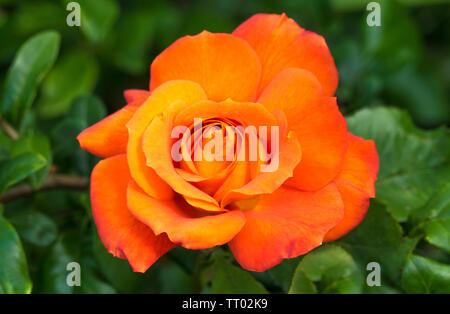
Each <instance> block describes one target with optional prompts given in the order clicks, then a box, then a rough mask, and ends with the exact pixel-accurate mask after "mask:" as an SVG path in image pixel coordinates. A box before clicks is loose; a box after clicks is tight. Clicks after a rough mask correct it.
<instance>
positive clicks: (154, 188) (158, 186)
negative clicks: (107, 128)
mask: <svg viewBox="0 0 450 314" xmlns="http://www.w3.org/2000/svg"><path fill="white" fill-rule="evenodd" d="M205 98H206V95H205V93H204V91H203V89H202V88H201V87H200V85H198V84H197V83H194V82H189V81H171V82H167V83H165V84H163V85H161V86H160V87H159V88H157V89H156V90H154V91H153V92H152V95H151V96H150V97H149V98H148V99H147V100H146V101H145V103H144V104H143V105H142V106H141V107H140V108H139V110H138V111H137V112H136V114H135V115H134V116H133V118H132V119H131V120H130V121H129V122H128V124H127V128H128V133H129V140H128V146H127V158H128V164H129V167H130V172H131V176H132V177H133V179H134V180H135V181H136V182H137V184H138V185H139V186H140V187H141V188H142V189H143V190H144V191H145V192H146V193H148V194H149V195H150V196H152V197H155V198H158V199H170V198H172V197H173V191H172V189H171V188H170V187H169V186H168V185H167V183H165V182H164V181H163V180H162V179H161V178H160V177H159V176H158V175H157V174H156V173H155V171H154V170H153V169H151V168H149V167H147V165H146V160H145V155H144V151H143V150H142V142H141V141H142V135H143V134H144V132H145V130H146V129H147V126H148V125H149V124H150V123H151V122H152V120H153V118H154V117H155V116H157V115H158V114H160V113H161V112H163V111H164V110H166V109H167V108H168V107H169V106H170V105H172V104H173V103H174V102H177V101H184V102H186V103H187V104H190V103H194V102H197V101H199V100H202V99H205ZM152 183H154V184H152Z"/></svg>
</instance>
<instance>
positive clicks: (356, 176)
mask: <svg viewBox="0 0 450 314" xmlns="http://www.w3.org/2000/svg"><path fill="white" fill-rule="evenodd" d="M337 83H338V73H337V70H336V67H335V64H334V61H333V58H332V56H331V54H330V51H329V50H328V47H327V45H326V43H325V40H324V39H323V38H322V37H321V36H319V35H317V34H315V33H312V32H309V31H306V30H304V29H302V28H301V27H299V26H298V25H297V24H296V23H295V22H294V21H293V20H292V19H289V18H287V17H286V15H284V14H283V15H275V14H271V15H269V14H258V15H255V16H253V17H252V18H250V19H249V20H247V21H246V22H244V23H243V24H242V25H240V26H239V27H238V28H237V29H236V30H235V31H234V32H233V33H232V34H212V33H209V32H206V31H205V32H202V33H200V34H198V35H196V36H185V37H183V38H180V39H179V40H177V41H176V42H175V43H173V44H172V45H171V46H170V47H168V48H167V49H166V50H165V51H163V52H162V53H161V54H160V55H159V56H158V57H157V58H156V59H155V60H154V61H153V63H152V66H151V80H150V91H140V90H128V91H126V92H125V98H126V100H127V102H128V104H127V105H126V106H125V107H124V108H122V109H121V110H119V111H117V112H116V113H114V114H112V115H110V116H108V117H107V118H105V119H104V120H102V121H100V122H98V123H97V124H95V125H93V126H91V127H89V128H88V129H86V130H84V131H83V132H82V133H81V134H80V135H79V136H78V140H79V142H80V145H81V147H82V148H83V149H86V150H88V151H90V152H91V153H93V154H95V155H97V156H100V157H103V158H105V159H103V160H102V161H100V162H99V163H98V165H97V166H96V167H95V169H94V170H93V172H92V178H91V201H92V211H93V216H94V219H95V222H96V225H97V229H98V233H99V235H100V237H101V239H102V241H103V243H104V245H105V246H106V248H107V249H108V251H109V252H111V253H112V254H113V255H115V256H117V257H120V258H126V259H127V260H128V261H129V263H130V264H131V266H132V267H133V269H134V270H135V271H139V272H144V271H146V270H147V269H148V268H149V267H150V266H151V265H152V264H153V263H154V262H155V261H156V260H157V259H158V258H159V257H160V256H161V255H163V254H164V253H166V252H167V251H168V250H170V249H172V248H173V247H175V246H177V245H181V246H183V247H185V248H188V249H206V248H211V247H214V246H217V245H223V244H226V243H228V245H229V247H230V249H231V251H232V252H233V254H234V256H235V257H236V260H237V261H238V262H239V263H240V265H241V266H242V267H243V268H245V269H248V270H252V271H264V270H266V269H268V268H270V267H272V266H274V265H276V264H278V263H280V262H281V261H282V260H283V259H284V258H292V257H296V256H299V255H301V254H305V253H307V252H309V251H310V250H312V249H313V248H315V247H317V246H319V245H321V244H322V242H324V241H332V240H335V239H337V238H339V237H341V236H342V235H344V234H346V233H347V232H349V231H350V230H351V229H353V228H354V227H355V226H356V225H358V224H359V223H360V222H361V220H362V219H363V217H364V215H365V213H366V211H367V208H368V205H369V198H370V197H374V195H375V188H374V182H375V180H376V176H377V172H378V156H377V152H376V149H375V144H374V142H373V141H368V140H364V139H362V138H359V137H357V136H354V135H352V134H350V133H348V132H347V126H346V122H345V119H344V117H343V116H342V114H341V113H340V112H339V110H338V107H337V103H336V98H335V97H333V95H334V93H335V90H336V87H337ZM195 119H200V121H202V127H201V128H200V129H199V128H197V129H196V128H195V126H196V125H195V123H194V122H195ZM178 126H182V127H184V128H183V129H182V130H185V131H184V132H180V133H179V134H175V136H174V132H173V131H174V129H175V128H176V127H178ZM208 126H215V127H216V128H215V130H216V131H219V133H221V134H222V135H223V136H224V137H225V138H227V135H225V132H223V130H225V129H226V128H227V127H231V126H233V127H237V126H244V127H247V126H253V127H255V129H256V130H257V133H256V141H257V143H258V145H259V146H258V147H260V146H261V145H263V144H268V143H269V144H270V145H272V144H276V145H275V146H270V147H271V148H270V150H262V151H260V150H258V152H257V154H256V159H254V160H251V158H248V157H249V155H250V154H251V152H250V151H251V147H250V143H251V140H250V137H251V136H250V135H249V134H247V133H242V134H238V136H240V138H241V140H242V141H241V142H240V145H238V144H236V145H235V146H233V147H232V148H234V149H236V151H239V150H240V149H244V152H245V154H244V155H245V157H247V158H244V159H243V160H242V159H238V158H237V154H236V152H234V155H232V157H233V159H232V160H228V159H226V158H222V160H221V159H220V158H219V159H217V158H216V159H211V158H206V157H207V156H206V155H207V154H208V152H207V151H206V150H204V151H202V149H203V148H204V147H206V146H209V144H210V141H208V138H209V137H208V136H205V133H206V127H208ZM261 127H267V128H269V130H275V129H273V128H274V127H276V128H277V129H276V130H279V132H278V133H277V134H278V137H277V138H276V141H275V140H274V139H273V138H272V137H270V136H271V135H270V134H272V135H273V134H275V132H272V131H271V132H269V133H270V134H269V135H267V136H266V137H264V136H262V133H261V132H260V131H259V130H260V128H261ZM253 135H254V134H253ZM199 139H203V142H202V141H201V140H199ZM246 140H248V141H246ZM275 142H276V143H275ZM175 143H181V146H179V147H180V153H181V154H182V156H187V157H188V158H182V159H181V160H180V159H174V156H173V154H172V153H173V151H174V147H175V146H174V144H175ZM199 143H200V144H199ZM198 146H201V149H200V152H202V154H203V157H205V158H204V159H201V158H200V160H196V159H195V158H189V157H192V152H190V151H189V150H187V148H192V147H198ZM214 147H215V149H214V150H211V151H210V154H214V156H216V157H217V156H219V157H221V156H222V155H223V156H225V155H226V153H227V151H228V148H225V145H224V147H220V148H219V147H216V146H214ZM222 148H224V149H222ZM245 149H247V151H245ZM194 151H195V149H194ZM205 154H206V155H205ZM200 155H201V154H200ZM274 156H276V158H277V163H276V167H275V168H274V169H272V170H271V171H262V170H261V169H262V166H264V165H266V166H267V165H268V164H270V163H271V162H272V161H273V160H272V159H274Z"/></svg>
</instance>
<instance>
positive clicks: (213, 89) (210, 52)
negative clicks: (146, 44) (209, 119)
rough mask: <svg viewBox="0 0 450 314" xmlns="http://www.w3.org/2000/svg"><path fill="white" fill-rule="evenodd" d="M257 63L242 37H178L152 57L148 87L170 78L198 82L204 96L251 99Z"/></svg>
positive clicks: (257, 79) (254, 92)
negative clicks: (204, 93)
mask: <svg viewBox="0 0 450 314" xmlns="http://www.w3.org/2000/svg"><path fill="white" fill-rule="evenodd" d="M260 76H261V64H260V62H259V59H258V57H257V55H256V54H255V52H254V51H253V49H252V48H251V47H250V46H249V45H248V44H247V42H245V41H244V40H242V39H240V38H237V37H235V36H233V35H230V34H212V33H209V32H206V31H204V32H202V33H200V34H198V35H196V36H185V37H182V38H180V39H178V40H177V41H176V42H174V43H173V44H172V45H171V46H169V47H168V48H167V49H166V50H164V51H163V52H162V53H161V54H160V55H159V56H158V57H156V59H155V60H154V61H153V63H152V66H151V81H150V90H153V89H155V88H156V87H158V86H159V85H161V84H162V83H164V82H167V81H170V80H189V81H194V82H197V83H199V84H200V85H201V86H202V87H203V89H204V90H205V92H206V94H207V95H208V99H211V100H216V101H221V100H225V99H227V98H231V99H233V100H236V101H247V100H253V99H254V98H255V95H256V89H257V87H258V83H259V79H260Z"/></svg>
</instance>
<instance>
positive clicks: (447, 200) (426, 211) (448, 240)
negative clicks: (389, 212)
mask: <svg viewBox="0 0 450 314" xmlns="http://www.w3.org/2000/svg"><path fill="white" fill-rule="evenodd" d="M410 223H411V224H412V225H414V226H415V227H414V229H413V230H412V231H411V233H412V234H413V235H417V234H420V233H421V232H423V233H424V235H425V240H427V241H428V242H429V243H431V244H433V245H435V246H436V247H438V248H441V249H443V250H445V251H447V252H448V253H450V183H447V184H445V185H444V186H443V187H442V188H441V189H439V190H438V191H437V192H436V193H435V194H433V196H432V197H431V198H430V201H429V202H428V203H427V204H426V205H425V206H424V207H422V208H421V209H419V210H418V211H416V212H415V213H414V214H413V215H412V216H411V219H410Z"/></svg>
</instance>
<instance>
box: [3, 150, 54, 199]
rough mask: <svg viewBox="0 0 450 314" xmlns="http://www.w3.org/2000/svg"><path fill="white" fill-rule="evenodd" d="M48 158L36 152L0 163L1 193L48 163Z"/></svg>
mask: <svg viewBox="0 0 450 314" xmlns="http://www.w3.org/2000/svg"><path fill="white" fill-rule="evenodd" d="M46 163H47V162H46V159H45V158H44V157H42V156H41V155H38V154H35V153H25V154H21V155H19V156H17V157H15V158H13V159H10V160H8V161H6V162H4V163H2V164H1V165H0V193H1V192H3V191H4V190H5V189H6V188H8V187H10V186H11V185H14V184H16V183H18V182H20V181H22V180H23V179H25V178H27V177H28V176H29V175H31V174H33V173H35V172H36V171H38V170H40V169H42V168H43V167H45V165H46Z"/></svg>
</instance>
